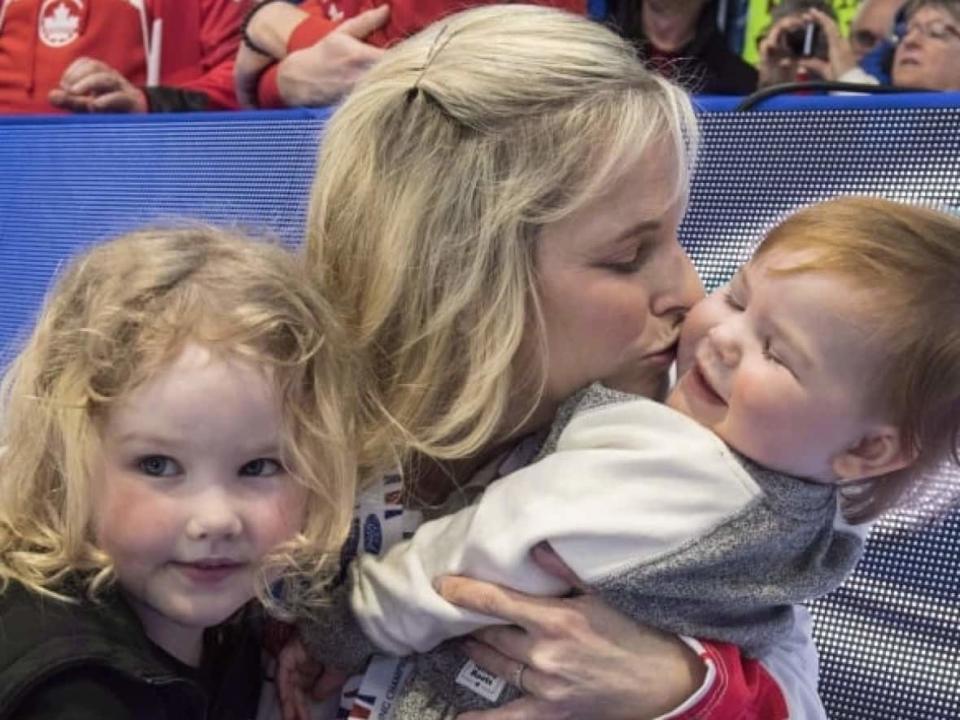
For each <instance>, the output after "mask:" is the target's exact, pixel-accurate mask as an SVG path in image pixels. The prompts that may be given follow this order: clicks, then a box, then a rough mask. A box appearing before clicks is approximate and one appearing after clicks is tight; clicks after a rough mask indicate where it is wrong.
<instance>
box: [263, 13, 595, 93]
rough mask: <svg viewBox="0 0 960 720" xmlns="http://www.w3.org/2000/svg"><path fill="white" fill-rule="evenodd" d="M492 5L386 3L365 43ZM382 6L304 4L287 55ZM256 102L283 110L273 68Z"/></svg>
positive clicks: (381, 43) (393, 38)
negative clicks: (386, 15) (304, 15)
mask: <svg viewBox="0 0 960 720" xmlns="http://www.w3.org/2000/svg"><path fill="white" fill-rule="evenodd" d="M505 1H508V0H499V2H505ZM529 1H530V2H534V3H535V4H537V5H546V6H549V7H558V8H563V9H565V10H570V11H571V12H575V13H579V14H580V15H584V14H586V11H587V0H539V1H538V0H529ZM496 2H498V0H390V19H389V20H388V21H387V24H386V26H385V27H384V28H383V29H382V30H377V31H376V32H375V33H372V34H371V35H369V36H368V37H367V38H366V42H368V43H370V44H371V45H376V46H377V47H385V46H387V45H391V44H393V43H395V42H397V41H398V40H402V39H403V38H405V37H407V36H409V35H412V34H414V33H415V32H417V31H418V30H422V29H423V28H424V27H426V26H427V25H429V24H430V23H432V22H434V21H435V20H439V19H440V18H442V17H444V16H446V15H450V14H451V13H454V12H457V11H458V10H466V9H467V8H471V7H477V6H480V5H492V4H494V3H496ZM383 3H384V0H304V2H303V3H301V4H300V9H301V10H304V11H306V12H308V13H310V15H311V16H312V17H310V18H308V19H307V20H304V21H303V23H302V24H301V25H300V26H299V27H297V28H296V30H294V32H293V34H292V35H291V36H290V40H289V42H288V43H287V51H288V52H294V51H295V50H302V49H304V48H307V47H310V46H311V45H313V44H314V43H316V42H317V41H318V40H321V39H322V38H323V37H324V36H326V35H327V33H329V32H330V31H331V30H333V29H334V28H335V27H336V26H337V25H338V24H339V23H340V22H342V21H343V20H346V19H347V18H351V17H354V16H355V15H357V14H359V13H361V12H363V11H364V10H372V9H373V8H375V7H378V6H380V5H382V4H383ZM258 99H259V104H260V107H274V108H275V107H284V103H283V99H282V98H281V97H280V93H279V92H278V90H277V66H276V65H274V66H272V67H271V68H269V69H268V70H267V71H266V72H265V73H264V74H263V75H262V76H261V78H260V84H259V87H258Z"/></svg>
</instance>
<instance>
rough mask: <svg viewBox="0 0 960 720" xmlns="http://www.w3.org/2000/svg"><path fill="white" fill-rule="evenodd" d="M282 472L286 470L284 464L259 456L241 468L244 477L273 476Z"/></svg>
mask: <svg viewBox="0 0 960 720" xmlns="http://www.w3.org/2000/svg"><path fill="white" fill-rule="evenodd" d="M282 472H284V469H283V465H281V464H280V463H279V462H278V461H277V460H271V459H270V458H257V459H256V460H251V461H250V462H248V463H246V464H245V465H244V466H243V467H241V468H240V475H241V476H243V477H273V476H274V475H279V474H280V473H282Z"/></svg>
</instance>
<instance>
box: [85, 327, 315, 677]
mask: <svg viewBox="0 0 960 720" xmlns="http://www.w3.org/2000/svg"><path fill="white" fill-rule="evenodd" d="M280 422H281V417H280V408H279V404H278V402H277V398H276V396H275V393H274V389H273V386H272V383H270V382H269V381H268V379H267V378H266V377H265V375H264V373H262V372H261V371H259V370H258V369H256V368H254V367H252V366H251V365H248V364H246V363H243V362H240V361H237V360H224V359H220V358H218V357H216V356H213V355H211V354H210V353H209V352H208V351H207V350H206V349H205V348H203V347H200V346H198V345H187V346H186V348H185V349H184V351H183V352H182V353H181V355H180V356H179V357H178V358H177V359H176V360H174V362H173V363H171V365H170V366H169V367H168V368H166V369H165V370H163V371H161V372H160V373H158V374H157V375H156V376H154V377H153V378H151V379H150V380H149V381H148V382H146V383H144V384H143V385H141V386H139V387H137V388H136V389H135V390H133V391H132V392H130V393H129V394H128V395H127V396H125V397H124V398H123V399H122V400H121V401H120V402H119V403H118V404H117V405H116V406H115V407H114V408H112V409H111V412H110V414H109V417H108V419H107V423H106V427H105V428H104V431H103V452H102V465H101V468H100V473H99V474H98V477H97V478H96V479H95V483H94V487H95V492H96V497H97V501H96V504H95V511H94V527H95V533H96V539H97V543H98V545H99V546H100V548H101V549H103V550H104V551H105V552H106V553H107V554H108V555H109V556H110V557H111V558H112V560H113V562H114V565H115V568H116V574H117V577H118V580H119V582H120V585H121V587H122V588H123V589H124V590H125V592H126V594H127V596H128V598H129V599H130V601H131V604H132V605H133V608H134V610H135V611H136V612H137V614H138V616H139V617H140V619H141V621H142V622H143V625H144V629H145V630H146V632H147V635H148V636H149V637H151V638H152V639H153V640H154V642H156V643H157V644H159V645H160V646H161V647H164V648H165V649H167V650H168V651H170V652H173V654H175V655H177V656H181V653H179V652H177V650H178V649H179V647H181V646H182V642H180V640H177V638H181V639H182V638H184V637H185V636H188V637H192V638H193V639H194V640H196V639H197V638H199V636H200V634H202V631H203V629H204V628H207V627H210V626H213V625H216V624H218V623H220V622H222V621H224V620H225V619H227V618H228V617H229V616H230V615H232V614H233V613H234V612H235V611H236V610H237V609H238V608H240V607H241V606H242V605H244V604H245V603H246V602H247V601H248V600H250V599H251V597H253V594H254V577H255V572H256V570H257V566H258V562H259V561H260V559H261V558H262V557H263V556H264V555H265V554H266V553H267V552H268V551H270V550H271V549H272V548H274V547H275V546H276V545H277V544H279V543H280V542H282V541H284V540H287V539H289V538H290V537H292V536H293V535H294V534H295V533H296V532H297V530H298V529H299V528H300V526H301V523H302V519H303V507H304V504H305V501H306V497H305V491H304V490H303V489H302V487H301V486H300V485H299V484H298V483H297V482H295V480H294V479H293V478H292V477H290V475H289V474H288V473H287V471H286V470H285V468H284V467H283V465H281V463H280V459H279V458H280V437H279V433H280ZM168 643H174V646H173V647H171V646H169V645H168ZM178 643H179V645H178ZM181 659H183V658H182V657H181Z"/></svg>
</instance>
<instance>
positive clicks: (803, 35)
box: [780, 21, 830, 60]
mask: <svg viewBox="0 0 960 720" xmlns="http://www.w3.org/2000/svg"><path fill="white" fill-rule="evenodd" d="M780 44H781V46H782V47H783V49H784V50H785V51H786V53H787V54H788V55H792V56H793V57H801V58H802V57H817V58H820V59H821V60H826V59H827V57H828V56H829V55H830V47H829V45H828V44H827V36H826V35H825V34H824V32H823V30H821V29H820V26H819V25H817V23H815V22H812V21H811V22H808V23H806V24H805V25H804V26H803V27H798V28H794V29H793V30H787V31H784V32H782V33H780Z"/></svg>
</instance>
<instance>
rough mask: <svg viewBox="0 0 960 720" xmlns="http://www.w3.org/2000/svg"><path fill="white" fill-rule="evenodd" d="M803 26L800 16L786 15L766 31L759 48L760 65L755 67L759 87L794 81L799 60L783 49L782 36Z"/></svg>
mask: <svg viewBox="0 0 960 720" xmlns="http://www.w3.org/2000/svg"><path fill="white" fill-rule="evenodd" d="M804 24H805V21H804V19H803V16H802V15H787V16H786V17H783V18H780V19H779V20H777V22H775V23H774V24H773V25H771V26H770V29H769V30H767V34H766V35H764V36H763V40H761V41H760V47H759V52H760V63H759V64H758V65H757V72H758V73H759V75H760V77H759V80H758V82H757V85H758V86H759V87H769V86H770V85H780V84H782V83H789V82H795V81H796V79H797V70H798V69H799V64H798V61H799V60H800V58H798V57H797V56H796V55H793V54H791V53H790V52H789V51H788V50H787V49H786V48H785V47H784V42H783V37H782V36H783V35H784V34H785V33H788V32H790V31H791V30H798V29H800V28H802V27H803V26H804Z"/></svg>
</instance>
